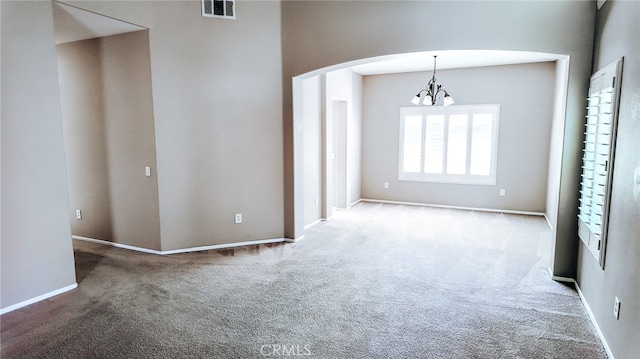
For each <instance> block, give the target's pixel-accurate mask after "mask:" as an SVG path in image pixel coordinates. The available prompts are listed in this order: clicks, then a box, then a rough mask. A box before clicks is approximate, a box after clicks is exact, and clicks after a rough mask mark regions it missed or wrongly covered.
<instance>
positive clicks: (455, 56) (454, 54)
mask: <svg viewBox="0 0 640 359" xmlns="http://www.w3.org/2000/svg"><path fill="white" fill-rule="evenodd" d="M434 55H437V56H438V57H437V69H438V70H443V69H454V68H465V67H482V66H498V65H513V64H522V63H532V62H546V61H556V60H559V59H562V58H565V57H566V56H562V55H555V54H545V53H540V52H525V51H497V50H455V51H453V50H450V51H424V52H413V53H408V54H399V55H389V56H380V57H374V58H370V59H364V60H361V61H357V62H354V63H353V65H352V66H351V69H352V70H353V71H355V72H357V73H359V74H361V75H382V74H390V73H401V72H416V71H433V56H434Z"/></svg>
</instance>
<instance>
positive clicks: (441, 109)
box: [398, 104, 500, 186]
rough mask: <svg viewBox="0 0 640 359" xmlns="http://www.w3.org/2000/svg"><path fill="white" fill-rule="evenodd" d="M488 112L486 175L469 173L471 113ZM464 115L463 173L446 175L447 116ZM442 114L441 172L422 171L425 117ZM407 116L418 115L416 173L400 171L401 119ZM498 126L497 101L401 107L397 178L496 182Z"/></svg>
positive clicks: (433, 181) (498, 110) (402, 143)
mask: <svg viewBox="0 0 640 359" xmlns="http://www.w3.org/2000/svg"><path fill="white" fill-rule="evenodd" d="M487 113H490V114H492V116H493V128H492V140H491V145H492V147H491V164H490V166H491V167H490V170H489V174H488V175H472V174H470V168H471V149H472V146H473V143H472V136H473V116H474V115H476V114H487ZM456 114H466V115H467V140H466V142H465V143H466V157H465V174H448V173H446V168H447V144H448V141H449V131H448V129H449V118H450V116H451V115H456ZM433 115H442V116H444V125H443V132H444V136H443V143H442V157H443V158H442V173H438V174H432V173H425V158H424V156H425V147H426V146H425V142H426V133H427V128H426V127H427V126H426V125H427V116H433ZM407 116H421V119H422V126H421V131H422V134H421V150H420V172H418V173H412V172H405V171H404V168H403V166H404V137H405V118H406V117H407ZM499 127H500V105H499V104H482V105H454V106H428V107H427V106H425V107H401V108H400V121H399V146H398V149H399V151H398V152H399V154H398V159H399V160H398V180H399V181H407V182H430V183H449V184H468V185H485V186H495V185H496V177H497V176H496V174H497V159H498V140H499V138H498V133H499Z"/></svg>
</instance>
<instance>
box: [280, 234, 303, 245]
mask: <svg viewBox="0 0 640 359" xmlns="http://www.w3.org/2000/svg"><path fill="white" fill-rule="evenodd" d="M305 237H306V234H303V235H301V236H300V237H298V238H295V239H291V238H284V241H285V242H287V243H298V242H300V241H301V240H303V239H304V238H305Z"/></svg>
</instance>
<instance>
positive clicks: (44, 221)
mask: <svg viewBox="0 0 640 359" xmlns="http://www.w3.org/2000/svg"><path fill="white" fill-rule="evenodd" d="M0 8H1V13H2V19H1V29H0V30H1V32H2V49H1V50H2V51H1V54H2V55H1V56H2V60H1V63H2V69H1V73H2V75H1V76H2V130H1V133H2V150H1V152H2V200H1V204H2V210H1V213H2V233H1V235H0V238H1V239H0V241H1V242H0V248H1V255H0V263H1V264H0V270H1V278H0V282H1V287H0V293H1V294H0V308H2V309H5V308H7V307H10V306H12V305H15V304H18V303H20V302H23V301H25V300H29V299H32V298H34V297H37V296H40V295H45V294H47V293H50V292H53V291H56V290H59V289H62V288H68V287H69V286H72V285H74V284H75V282H76V278H75V271H74V265H73V263H74V261H73V250H72V247H71V232H70V224H69V214H68V208H69V201H68V197H67V181H66V175H65V164H64V147H63V140H62V128H61V116H60V100H59V92H58V76H57V70H56V53H55V45H54V39H53V19H52V10H51V3H50V2H12V1H2V2H0ZM8 40H10V41H8Z"/></svg>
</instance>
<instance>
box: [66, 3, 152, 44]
mask: <svg viewBox="0 0 640 359" xmlns="http://www.w3.org/2000/svg"><path fill="white" fill-rule="evenodd" d="M53 23H54V25H55V38H56V44H62V43H65V42H72V41H79V40H86V39H93V38H96V37H103V36H111V35H116V34H122V33H126V32H133V31H140V30H146V28H144V27H141V26H138V25H134V24H131V23H128V22H124V21H120V20H116V19H113V18H110V17H107V16H102V15H99V14H96V13H93V12H90V11H85V10H82V9H78V8H76V7H73V6H70V5H67V4H62V3H59V2H54V3H53Z"/></svg>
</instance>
